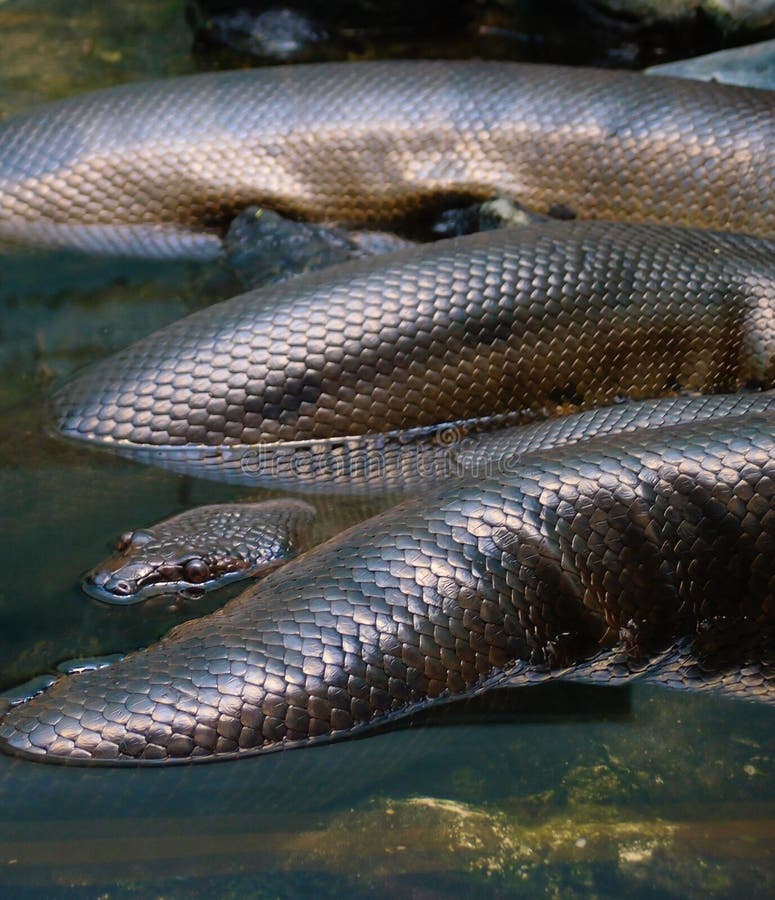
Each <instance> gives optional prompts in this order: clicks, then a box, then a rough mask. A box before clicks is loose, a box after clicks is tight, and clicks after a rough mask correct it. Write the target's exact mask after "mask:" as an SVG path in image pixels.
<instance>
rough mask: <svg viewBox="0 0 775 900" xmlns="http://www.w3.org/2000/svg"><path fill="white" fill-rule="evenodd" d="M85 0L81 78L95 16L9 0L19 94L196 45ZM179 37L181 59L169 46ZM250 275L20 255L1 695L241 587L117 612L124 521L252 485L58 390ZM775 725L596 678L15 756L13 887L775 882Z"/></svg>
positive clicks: (7, 409)
mask: <svg viewBox="0 0 775 900" xmlns="http://www.w3.org/2000/svg"><path fill="white" fill-rule="evenodd" d="M67 6H68V9H70V8H71V13H72V15H71V20H72V22H80V23H84V22H87V21H88V22H89V23H91V24H89V25H88V27H87V26H86V25H83V24H82V25H81V26H79V27H81V30H82V31H83V30H84V29H85V30H86V31H87V32H88V34H87V36H88V37H89V39H90V40H91V41H92V43H91V44H89V45H85V46H84V47H82V49H81V51H80V55H79V56H77V57H76V58H75V62H76V65H75V67H74V68H73V69H72V70H71V73H70V75H68V76H65V75H62V74H61V73H62V72H64V71H65V68H66V67H65V66H64V64H63V60H62V53H60V51H59V50H57V49H56V48H57V47H58V46H59V44H60V43H61V41H62V40H63V34H64V35H65V36H67V34H70V37H71V38H72V43H70V44H67V45H66V46H67V47H69V48H70V51H71V55H72V52H73V48H75V47H77V46H78V44H77V42H76V40H75V38H76V37H78V36H79V35H78V33H77V32H74V33H72V34H71V33H70V32H67V27H71V26H67V27H66V26H65V25H64V24H63V22H64V18H63V17H64V15H65V10H64V5H62V4H58V3H52V4H51V10H52V17H50V18H49V19H46V17H45V16H43V14H42V13H41V12H40V9H41V8H42V7H41V4H40V3H38V4H22V3H6V4H1V5H0V26H2V27H3V28H4V29H5V31H6V32H7V30H8V28H12V30H13V40H10V39H7V37H6V34H5V33H4V38H3V40H4V47H3V56H2V59H0V73H2V75H3V76H4V80H3V87H2V88H0V113H2V112H7V111H10V110H11V109H17V108H22V107H23V106H24V105H27V104H29V103H31V102H33V100H35V99H41V98H42V97H44V96H55V95H58V94H64V93H68V92H71V91H72V90H75V89H81V88H86V87H89V86H96V85H97V84H105V83H109V82H111V81H115V80H122V79H123V78H127V77H140V75H141V74H143V73H147V74H169V73H170V72H173V71H185V70H186V67H187V66H190V61H187V59H184V54H183V51H182V50H181V48H182V47H183V46H188V41H189V40H190V36H189V35H188V34H187V33H186V32H185V31H179V30H178V25H176V24H175V22H174V21H173V18H171V13H170V11H169V9H167V4H157V6H159V7H162V6H163V7H164V8H165V10H166V12H164V13H163V14H162V13H161V12H159V13H158V14H153V15H151V14H150V13H149V16H150V17H149V18H146V19H142V15H141V14H143V10H145V11H146V12H147V11H148V7H149V4H147V3H141V4H137V3H135V4H121V5H117V4H103V5H100V7H99V9H97V7H95V6H94V4H88V6H90V7H91V8H92V10H93V11H92V12H90V11H89V10H87V9H86V6H87V4H83V3H76V4H68V5H67ZM119 6H121V9H119V8H118V7H119ZM173 6H175V8H176V9H177V11H178V12H179V11H180V10H179V4H169V7H170V8H172V7H173ZM23 7H25V8H26V9H23ZM106 10H107V12H106ZM122 10H123V11H122ZM113 13H115V17H114V18H115V21H113V22H111V23H110V27H109V28H108V26H107V24H106V22H107V21H108V20H109V19H111V16H113ZM14 15H15V16H17V19H16V20H14V19H13V16H14ZM19 16H22V17H23V20H19V19H18V17H19ZM25 16H26V18H24V17H25ZM122 16H123V17H124V18H122ZM127 16H129V19H131V20H132V21H135V19H133V17H135V18H136V17H138V16H140V20H141V21H142V22H144V24H143V26H142V28H141V27H140V26H138V25H137V22H136V21H135V25H134V26H133V27H134V30H132V28H129V29H128V30H126V33H125V34H124V35H123V37H122V40H124V41H125V42H126V41H128V40H129V38H128V37H127V35H133V36H138V35H139V37H137V42H136V44H135V45H133V46H134V49H132V48H130V49H126V48H124V47H122V46H118V45H117V44H116V42H117V41H118V40H119V31H121V28H120V27H119V26H120V25H121V23H122V22H123V23H124V26H126V23H127V21H129V20H128V19H127V18H126V17H127ZM65 18H66V17H65ZM140 20H138V21H140ZM14 21H16V23H17V25H16V26H14V25H13V22H14ZM175 21H177V20H175ZM72 22H71V24H72ZM130 24H131V23H130ZM179 25H180V29H184V28H185V26H184V25H183V24H182V18H180V21H179ZM124 26H121V27H124ZM73 27H74V26H73ZM154 28H155V29H156V30H155V31H154ZM173 32H174V39H171V38H170V35H171V34H172V33H173ZM35 35H37V43H36V41H35V40H33V37H34V36H35ZM25 41H26V42H27V43H25ZM47 42H48V43H47ZM49 45H50V46H51V48H52V50H51V54H47V52H46V48H47V47H48V46H49ZM162 45H164V46H167V45H168V47H169V56H168V57H166V61H165V59H161V60H160V59H159V58H157V57H153V54H152V53H151V50H150V49H149V48H152V47H157V48H158V47H159V46H162ZM25 47H26V49H25ZM33 47H35V48H36V51H35V52H36V53H38V59H39V60H40V58H41V55H42V56H43V57H45V59H44V60H43V61H42V62H40V63H39V64H38V65H37V69H36V67H35V66H33V65H32V64H31V63H30V60H29V59H28V58H27V57H28V56H29V54H30V53H31V52H32V49H31V48H33ZM116 53H118V54H119V56H116V55H115V54H116ZM25 54H26V55H25ZM146 56H148V57H149V59H150V58H151V57H153V63H152V64H150V63H149V64H148V65H147V66H146V63H145V62H144V60H145V57H146ZM111 60H113V61H112V62H111ZM46 64H48V66H49V68H46ZM121 67H123V68H121ZM118 69H120V71H118ZM230 291H231V287H230V286H229V284H228V283H227V282H226V281H224V278H223V276H222V273H219V272H218V271H211V270H203V269H202V268H201V267H197V266H192V265H190V264H177V265H169V264H164V265H162V264H151V263H148V264H139V263H137V262H127V261H123V262H118V261H95V260H87V259H85V258H83V257H76V256H74V255H73V256H69V255H64V254H41V255H34V256H9V255H5V256H2V257H0V497H2V503H1V504H0V516H2V536H3V540H2V541H1V542H0V570H1V571H2V572H3V577H2V579H1V580H0V582H1V583H0V690H2V689H3V688H6V687H8V686H10V685H13V684H15V683H18V682H21V681H24V680H25V679H28V678H30V677H32V676H34V675H37V674H40V673H43V672H46V671H50V670H51V669H52V668H54V667H55V666H56V664H57V663H58V662H60V661H61V660H63V659H67V658H72V657H76V656H94V655H99V654H106V653H111V652H125V651H127V650H129V649H132V648H135V647H138V646H142V645H144V644H146V643H148V642H150V641H152V640H154V639H155V638H157V637H158V636H160V635H161V634H163V633H164V632H165V631H166V630H168V629H169V628H170V627H171V626H172V625H173V624H176V623H177V622H179V621H181V620H182V619H184V618H186V617H190V616H194V615H199V614H201V613H202V612H206V611H208V610H209V609H210V608H212V606H213V605H215V604H217V603H218V602H219V599H218V598H214V599H212V600H208V601H207V603H206V604H204V603H200V602H197V603H196V604H190V605H189V606H188V607H186V608H184V609H182V610H173V609H170V608H169V606H165V605H164V604H159V605H156V606H140V607H130V608H127V609H116V608H109V607H106V606H101V605H99V604H97V603H96V602H93V601H90V600H89V599H87V598H86V597H85V596H84V595H83V594H81V592H80V590H79V588H78V581H79V577H80V575H81V573H82V572H84V571H85V570H86V569H88V568H89V567H91V566H92V565H93V564H94V563H95V562H96V561H97V560H99V559H101V558H102V557H103V556H104V555H105V548H106V542H107V541H109V540H111V539H112V538H113V537H114V536H115V535H117V534H119V533H121V532H122V531H125V530H126V529H127V528H130V527H133V526H136V525H143V524H148V523H150V522H153V521H155V520H156V519H158V518H160V517H162V516H164V515H169V514H171V513H173V512H176V511H178V510H180V509H183V508H185V507H186V506H190V505H194V504H198V503H205V502H213V501H217V500H221V501H224V500H229V499H231V498H234V497H237V496H239V492H238V490H237V489H235V488H233V487H229V486H219V485H216V484H209V483H206V482H199V481H193V480H188V479H185V478H181V477H179V476H175V475H172V474H170V473H165V472H161V471H156V470H154V469H151V468H147V467H142V466H140V465H137V464H134V463H130V462H127V461H123V460H119V459H116V458H114V457H112V456H110V455H108V454H104V453H99V452H96V451H90V450H88V449H86V448H84V447H76V446H72V445H69V444H66V443H63V442H60V441H58V440H55V439H53V438H52V437H50V436H48V435H47V433H46V430H45V420H46V415H45V396H46V393H47V391H48V390H49V389H50V386H51V384H52V383H53V382H54V381H55V380H57V379H59V378H62V377H66V376H67V375H69V374H70V373H71V372H72V371H73V370H74V369H75V368H77V367H78V366H80V365H82V364H85V363H87V362H89V361H90V360H93V359H95V358H97V357H99V356H102V355H105V354H106V353H109V352H112V351H113V350H115V349H117V348H119V347H121V346H124V345H125V344H127V343H129V342H130V341H131V340H134V339H136V338H138V337H140V336H142V335H143V334H144V333H148V332H150V331H152V330H154V329H156V328H158V327H161V326H162V325H164V324H166V323H167V322H169V321H172V320H174V319H176V318H178V317H180V316H181V315H183V314H185V313H186V312H189V311H191V310H192V309H195V308H196V307H197V306H200V305H202V304H203V303H204V302H209V301H210V300H214V299H218V298H220V297H222V296H226V295H227V294H228V293H230ZM337 510H338V507H336V506H333V504H332V511H333V513H334V514H336V513H337ZM341 514H342V516H343V517H344V516H345V515H349V513H347V512H346V511H345V510H344V509H343V508H342V509H341ZM773 738H775V715H773V711H772V710H771V709H765V708H762V707H757V706H756V705H754V704H746V703H735V702H733V701H731V700H723V699H718V698H713V697H710V696H707V697H706V696H700V695H690V694H684V693H671V692H669V691H665V690H660V689H657V688H649V687H646V686H637V685H636V686H635V687H633V688H632V689H631V690H627V691H621V690H617V691H611V690H607V689H589V688H582V687H580V686H578V685H572V684H570V685H560V686H552V687H551V688H550V689H539V688H530V689H527V690H526V691H525V690H523V691H518V692H514V691H512V692H506V693H499V694H496V695H494V696H493V697H492V698H482V699H481V700H479V701H477V702H476V703H463V704H456V705H450V706H449V707H446V708H444V709H440V710H438V711H437V712H433V713H429V714H428V715H427V716H423V717H418V718H416V719H415V720H413V721H412V722H411V723H410V725H409V726H408V727H403V728H401V729H398V730H393V731H389V732H387V733H383V734H379V735H377V736H374V737H371V738H368V739H362V740H357V741H351V742H345V743H340V744H335V745H331V746H321V747H318V748H315V749H309V750H303V751H293V752H288V753H274V754H269V755H266V756H263V757H260V758H253V759H246V760H242V761H239V762H231V763H225V764H212V765H195V766H174V767H167V768H164V767H160V768H155V769H150V770H148V769H132V768H129V769H115V770H114V769H99V770H97V769H91V770H90V769H88V768H71V767H66V766H47V765H41V764H36V763H32V762H29V761H25V760H19V759H13V758H10V757H5V756H0V895H2V896H13V897H18V898H28V897H41V896H45V897H49V896H56V897H99V896H105V897H107V896H109V897H110V898H117V897H120V898H123V897H145V896H164V897H209V896H213V895H217V896H219V897H239V898H250V897H275V896H296V895H298V896H309V895H310V894H311V893H313V892H314V893H315V894H317V895H319V896H321V897H328V896H335V895H336V896H341V895H342V894H343V893H344V894H345V895H346V896H369V897H383V896H384V897H388V896H396V895H398V894H405V895H407V896H409V897H418V898H420V897H422V898H426V897H428V898H430V897H441V896H448V895H450V894H451V895H466V896H514V895H515V894H517V895H522V896H538V895H546V894H548V895H550V896H562V897H585V896H589V895H591V894H594V895H596V896H598V897H620V896H624V895H626V896H629V897H644V898H646V897H655V896H660V897H703V898H704V897H726V896H730V895H733V894H737V895H746V896H751V897H765V896H773V895H774V894H775V792H774V791H773V784H774V781H773V746H775V741H774V740H773Z"/></svg>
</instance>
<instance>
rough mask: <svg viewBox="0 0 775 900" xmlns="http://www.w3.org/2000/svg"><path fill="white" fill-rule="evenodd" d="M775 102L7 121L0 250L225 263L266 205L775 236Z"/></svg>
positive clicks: (415, 73)
mask: <svg viewBox="0 0 775 900" xmlns="http://www.w3.org/2000/svg"><path fill="white" fill-rule="evenodd" d="M773 146H775V105H774V103H773V99H772V94H771V93H770V92H768V91H757V90H755V89H750V88H737V87H730V86H727V85H715V84H705V83H702V82H695V81H687V80H683V79H671V78H650V77H647V76H644V75H639V74H635V73H630V72H612V71H602V70H594V69H572V68H563V67H559V66H539V65H519V64H513V63H492V62H476V61H471V62H449V61H445V62H420V61H403V62H378V63H363V64H352V63H347V64H344V65H336V64H334V65H314V66H292V67H284V68H274V69H272V68H270V69H260V70H257V71H237V72H216V73H209V74H203V75H195V76H190V77H185V78H177V79H169V80H166V81H159V82H151V83H145V84H134V85H127V86H121V87H115V88H110V89H108V90H104V91H99V92H96V93H92V94H85V95H81V96H77V97H73V98H69V99H66V100H63V101H60V102H58V103H54V104H50V105H47V106H43V107H40V108H38V109H33V110H32V111H30V112H28V113H25V114H22V115H19V116H15V117H13V118H11V119H9V120H7V121H6V122H4V123H2V124H0V239H5V240H14V241H21V242H25V241H26V242H32V243H39V244H46V245H55V246H75V247H83V248H85V249H88V250H90V251H91V252H114V253H115V252H118V253H129V254H140V255H162V256H164V255H172V256H176V255H194V256H197V255H213V254H215V253H217V252H218V250H219V247H220V235H221V234H222V232H223V228H224V226H225V225H226V224H227V223H228V221H230V220H231V219H232V218H233V217H234V216H235V215H236V214H237V213H238V212H239V211H240V210H242V209H244V208H245V207H246V206H249V205H251V204H256V205H259V206H264V207H267V208H269V209H274V210H276V211H277V212H280V213H281V214H283V215H290V216H293V217H300V218H306V219H311V220H315V221H323V220H326V221H337V222H341V223H344V224H347V225H351V226H375V225H376V226H380V227H383V228H384V227H399V228H400V227H401V226H402V224H403V223H405V222H406V221H407V220H410V219H417V217H418V216H421V215H422V214H423V211H425V210H428V209H438V208H440V207H441V206H443V205H445V204H446V203H448V201H449V198H450V197H451V196H452V197H457V198H458V199H460V200H462V201H466V200H482V199H489V198H491V197H494V196H498V195H500V196H504V197H508V198H510V199H512V200H516V201H518V202H521V203H523V204H524V205H525V206H527V207H529V208H530V209H533V210H535V211H537V212H541V213H543V212H547V211H549V210H550V209H552V207H556V208H563V209H564V210H565V212H566V213H567V212H572V213H573V214H575V215H576V216H577V217H578V218H582V219H588V218H596V219H605V218H610V219H618V220H620V221H635V222H654V223H672V224H679V225H698V226H702V227H705V228H719V229H726V230H730V231H747V232H750V233H755V234H760V235H763V236H769V237H772V236H773V234H774V233H775V232H774V229H775V220H774V218H773V216H774V213H773V210H774V209H775V169H774V168H773V165H772V147H773Z"/></svg>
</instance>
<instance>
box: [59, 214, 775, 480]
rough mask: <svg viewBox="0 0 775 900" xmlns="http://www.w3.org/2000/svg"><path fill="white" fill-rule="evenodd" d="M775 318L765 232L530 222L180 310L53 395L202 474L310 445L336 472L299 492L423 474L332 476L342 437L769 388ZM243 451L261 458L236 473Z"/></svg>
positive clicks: (281, 475)
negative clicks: (213, 456) (213, 451)
mask: <svg viewBox="0 0 775 900" xmlns="http://www.w3.org/2000/svg"><path fill="white" fill-rule="evenodd" d="M774 322H775V243H773V242H772V241H764V240H761V239H759V238H753V237H748V236H741V235H726V234H720V233H712V232H704V231H699V230H690V229H680V228H666V227H660V226H646V225H622V224H619V223H616V224H614V223H602V222H556V223H551V224H549V225H541V226H526V227H524V228H518V229H506V230H503V231H495V232H489V233H483V234H477V235H471V236H468V237H463V238H457V239H454V240H450V241H445V242H440V243H438V244H434V245H429V246H424V247H419V248H415V249H412V250H409V251H402V252H400V253H397V254H392V255H390V256H387V257H382V258H381V259H378V260H367V261H364V262H358V263H350V264H346V265H343V266H338V267H335V268H332V269H328V270H324V271H322V272H320V273H311V274H308V275H304V276H300V277H298V278H296V279H293V280H292V281H290V282H288V283H286V284H283V285H279V286H273V287H270V288H265V289H262V290H259V291H254V292H251V293H248V294H244V295H243V296H241V297H237V298H234V299H232V300H229V301H226V302H225V303H220V304H217V305H215V306H212V307H210V308H208V309H206V310H203V311H202V312H199V313H196V314H194V315H191V316H188V317H186V318H185V319H182V320H181V321H179V322H175V323H174V324H172V325H171V326H169V327H168V328H165V329H163V330H161V331H158V332H156V333H155V334H152V335H150V336H149V337H147V338H145V339H144V340H142V341H140V342H139V343H137V344H135V345H133V346H131V347H129V348H127V349H126V350H124V351H122V352H120V353H118V354H116V355H115V356H113V357H110V358H109V359H106V360H104V361H101V362H99V363H97V364H96V365H94V366H92V367H91V368H89V369H87V370H86V371H85V372H84V373H83V374H81V375H80V376H78V377H77V378H76V379H75V380H73V381H71V382H70V383H68V384H66V385H65V386H64V387H62V389H61V390H60V391H59V392H58V393H57V394H56V395H55V396H54V398H53V402H52V406H53V416H54V424H55V425H56V427H57V428H58V429H59V430H60V432H61V433H62V434H64V435H66V436H68V437H72V438H76V439H80V440H84V441H89V442H90V443H93V444H98V445H103V446H106V447H109V448H112V449H116V450H120V451H121V452H122V453H124V454H126V455H130V456H137V457H139V458H150V459H151V460H152V461H157V460H158V459H159V458H160V456H161V457H164V458H166V461H167V462H168V463H174V462H175V460H176V459H177V460H178V461H182V462H185V464H186V466H187V467H188V470H189V471H192V472H194V473H195V474H196V473H197V471H196V465H195V463H196V459H197V457H203V458H205V459H206V458H207V456H208V448H218V451H217V452H218V453H220V454H222V457H221V460H222V463H221V466H222V468H223V470H224V474H225V475H226V476H227V477H230V478H233V480H237V481H239V480H241V481H243V482H245V483H248V484H251V483H252V484H255V483H261V481H265V482H266V483H270V484H271V483H274V484H277V483H280V482H282V480H283V479H285V480H286V481H290V480H291V479H290V478H289V477H288V476H289V472H288V471H286V470H287V469H289V468H290V466H289V464H288V458H289V454H291V452H292V454H293V456H294V457H295V460H296V462H299V461H300V459H301V454H302V453H303V452H304V451H305V450H309V449H310V444H309V443H306V444H304V443H303V442H312V449H313V450H314V449H315V448H317V451H318V452H319V454H320V455H322V456H323V457H324V458H325V453H326V451H330V454H331V457H330V458H331V460H332V463H333V465H329V466H328V467H326V466H320V467H318V468H317V469H313V470H312V471H311V472H310V473H308V475H309V477H302V478H300V479H299V480H300V481H303V482H304V483H305V485H306V486H310V484H314V485H316V486H317V487H318V489H320V488H321V487H322V488H326V487H328V486H330V485H331V484H334V485H336V484H337V483H340V484H341V483H343V482H346V483H347V484H349V486H350V487H353V486H358V487H368V486H369V483H370V482H372V481H376V482H378V483H379V484H380V485H381V484H382V483H383V482H384V481H385V478H386V476H389V478H388V480H389V479H390V478H392V480H393V482H394V483H395V484H397V485H401V484H403V486H409V485H411V484H413V483H414V484H416V483H421V482H422V480H423V478H422V474H421V473H417V474H418V475H419V477H415V478H414V479H412V477H411V473H406V472H403V473H402V472H398V473H396V472H394V471H392V470H391V471H390V472H379V471H378V472H377V473H376V474H375V475H372V473H371V472H370V471H369V470H368V469H367V470H366V471H364V472H357V471H356V472H353V471H347V469H346V468H345V469H341V468H340V467H339V466H338V463H341V462H343V460H342V452H341V447H342V446H344V445H346V446H349V447H350V448H351V449H355V450H358V449H359V448H360V449H364V448H365V449H369V447H371V448H372V449H374V450H380V452H383V451H384V449H385V447H386V446H387V447H389V446H390V444H391V442H392V443H397V442H405V441H406V439H407V429H421V430H423V431H422V434H421V437H423V438H424V441H425V443H426V444H427V443H428V442H433V441H435V442H436V443H437V444H438V443H442V444H443V443H445V442H446V441H447V440H449V439H450V438H452V439H453V440H454V439H455V438H456V437H457V436H459V435H460V434H466V433H468V432H469V431H477V430H485V429H487V428H492V427H494V426H496V425H498V426H503V425H504V424H505V423H508V422H519V421H521V420H522V421H524V420H525V419H526V418H527V419H529V418H530V417H535V416H536V415H541V414H543V415H545V414H546V413H547V412H548V411H551V410H553V409H556V408H557V407H558V406H561V407H563V408H564V409H565V410H566V411H567V410H572V409H573V408H574V407H575V408H583V407H592V406H595V405H601V404H605V403H611V402H613V401H614V400H617V399H620V398H627V397H629V398H646V397H652V396H657V395H660V394H665V393H666V392H674V391H702V392H718V391H733V390H737V389H739V388H741V387H743V386H744V385H746V384H747V383H750V382H754V383H756V384H761V385H765V386H769V385H770V384H772V378H773V374H774V373H775V368H774V363H775V327H774V326H773V323H774ZM450 426H453V427H454V429H455V430H453V431H451V432H450ZM349 438H356V440H354V441H349V443H348V441H347V440H346V439H349ZM289 442H294V443H293V444H289ZM298 442H302V445H301V446H299V445H298ZM316 442H317V443H316ZM169 447H174V448H178V449H177V451H172V452H171V453H168V452H167V451H166V449H165V448H169ZM380 448H381V449H380ZM250 449H252V450H253V451H254V453H255V454H258V455H259V457H260V458H258V459H256V458H255V457H253V458H249V459H248V460H247V462H248V464H247V465H244V466H242V467H241V468H240V460H242V461H243V462H244V458H245V452H246V451H247V450H250ZM157 451H158V452H157ZM296 454H299V455H298V456H297V455H296ZM181 457H182V460H181ZM380 458H384V455H383V456H382V457H380ZM350 461H352V460H350ZM362 461H363V459H362V456H361V462H362ZM344 462H345V463H346V462H347V460H344ZM201 469H202V470H203V471H205V472H207V473H209V474H211V475H213V474H217V473H218V470H219V464H218V463H217V462H216V463H215V464H209V463H204V464H203V465H202V466H201ZM298 470H301V471H302V473H304V471H305V470H304V468H303V467H299V466H297V471H298ZM402 479H403V482H402ZM364 482H365V485H364Z"/></svg>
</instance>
